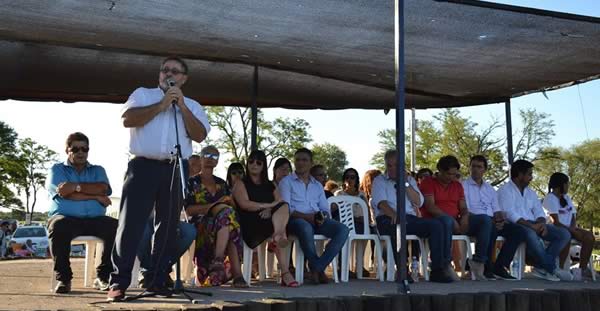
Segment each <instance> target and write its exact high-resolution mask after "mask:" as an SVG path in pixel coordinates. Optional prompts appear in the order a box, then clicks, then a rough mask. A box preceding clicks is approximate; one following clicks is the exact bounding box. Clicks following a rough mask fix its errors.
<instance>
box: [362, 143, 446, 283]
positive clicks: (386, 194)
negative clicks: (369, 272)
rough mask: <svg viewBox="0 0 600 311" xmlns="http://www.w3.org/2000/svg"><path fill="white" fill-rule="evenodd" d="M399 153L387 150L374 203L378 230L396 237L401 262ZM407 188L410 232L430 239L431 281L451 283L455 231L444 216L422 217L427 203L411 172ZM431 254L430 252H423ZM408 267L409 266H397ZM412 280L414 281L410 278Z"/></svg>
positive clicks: (396, 257) (376, 181)
mask: <svg viewBox="0 0 600 311" xmlns="http://www.w3.org/2000/svg"><path fill="white" fill-rule="evenodd" d="M397 156H398V152H397V151H396V150H389V151H387V152H386V153H385V156H384V159H385V168H386V171H385V173H384V174H383V175H379V176H377V177H376V178H375V179H374V180H373V189H372V194H373V195H372V198H371V206H372V207H373V210H374V211H375V216H376V217H375V219H376V220H377V230H378V231H379V233H380V234H381V235H389V236H390V238H391V240H392V251H393V252H394V258H395V259H396V262H398V258H399V256H398V252H397V251H396V243H397V241H396V224H397V222H398V221H399V219H397V202H396V187H397V176H396V175H397V173H396V171H397V165H398V164H397V163H398V160H397ZM403 186H404V187H406V202H405V204H406V205H405V210H406V234H408V235H410V234H414V235H417V236H418V237H421V238H428V239H429V245H430V250H431V274H430V277H429V280H431V281H432V282H439V283H450V282H452V278H451V277H450V275H449V274H448V272H447V270H448V269H449V266H450V259H451V256H450V248H451V246H452V231H451V230H448V231H446V230H445V226H444V224H443V222H442V217H440V218H432V219H425V218H422V217H421V214H420V212H419V207H421V205H423V201H424V199H423V195H422V194H421V191H420V190H419V187H417V183H416V181H415V179H414V178H412V177H410V176H409V175H408V174H407V182H406V184H405V185H403ZM421 255H422V256H427V254H421ZM397 268H398V269H405V268H406V267H397ZM409 281H410V280H409Z"/></svg>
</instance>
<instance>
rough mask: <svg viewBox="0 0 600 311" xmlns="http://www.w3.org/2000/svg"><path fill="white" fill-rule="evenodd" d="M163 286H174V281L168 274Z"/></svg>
mask: <svg viewBox="0 0 600 311" xmlns="http://www.w3.org/2000/svg"><path fill="white" fill-rule="evenodd" d="M165 286H166V287H167V288H174V287H175V281H173V279H172V278H171V276H170V275H167V279H166V280H165Z"/></svg>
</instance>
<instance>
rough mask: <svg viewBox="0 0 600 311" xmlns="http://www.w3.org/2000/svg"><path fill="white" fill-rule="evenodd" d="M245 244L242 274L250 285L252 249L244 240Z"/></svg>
mask: <svg viewBox="0 0 600 311" xmlns="http://www.w3.org/2000/svg"><path fill="white" fill-rule="evenodd" d="M242 243H243V244H244V255H243V256H244V258H243V259H242V260H243V263H242V275H243V276H244V279H245V280H246V283H247V284H248V285H250V282H251V281H252V249H251V248H250V247H248V245H246V242H242Z"/></svg>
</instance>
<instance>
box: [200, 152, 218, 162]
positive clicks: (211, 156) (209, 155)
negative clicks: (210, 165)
mask: <svg viewBox="0 0 600 311" xmlns="http://www.w3.org/2000/svg"><path fill="white" fill-rule="evenodd" d="M202 157H203V158H205V159H213V160H219V155H218V154H216V153H205V154H203V155H202Z"/></svg>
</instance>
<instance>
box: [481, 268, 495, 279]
mask: <svg viewBox="0 0 600 311" xmlns="http://www.w3.org/2000/svg"><path fill="white" fill-rule="evenodd" d="M483 276H485V278H486V279H488V281H495V280H496V279H497V278H496V276H495V275H494V273H493V272H492V271H489V270H485V271H483Z"/></svg>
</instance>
